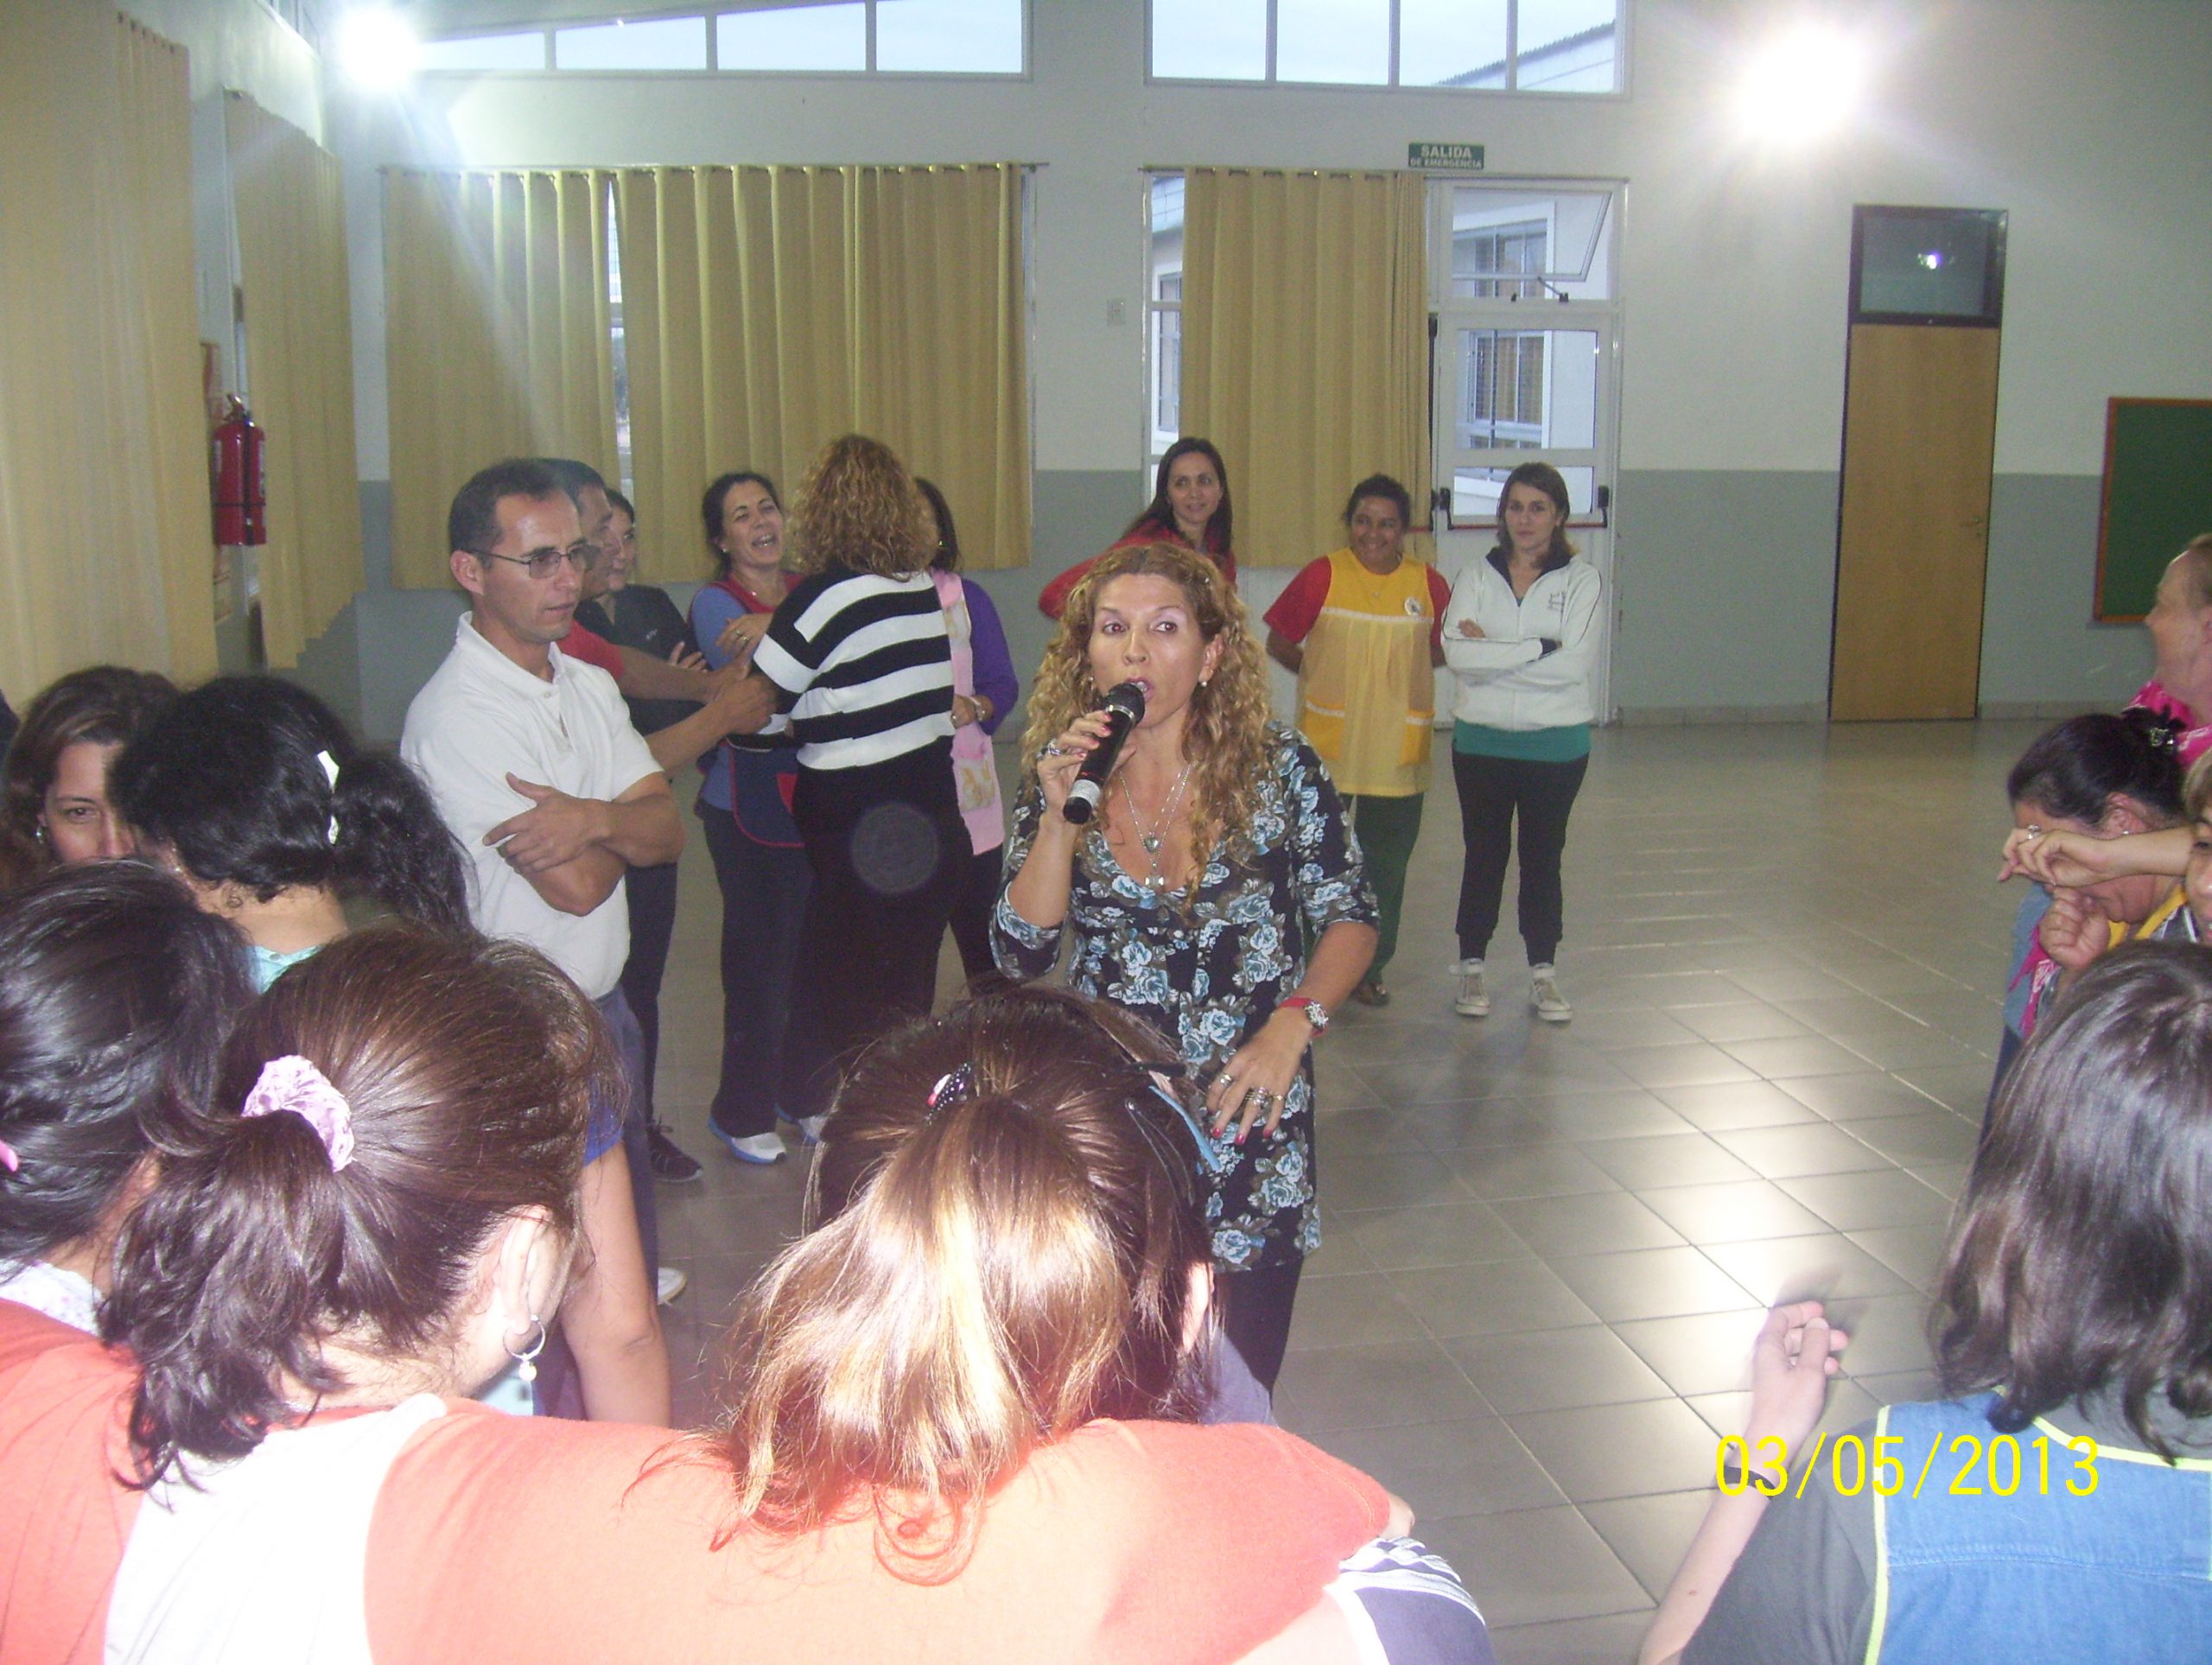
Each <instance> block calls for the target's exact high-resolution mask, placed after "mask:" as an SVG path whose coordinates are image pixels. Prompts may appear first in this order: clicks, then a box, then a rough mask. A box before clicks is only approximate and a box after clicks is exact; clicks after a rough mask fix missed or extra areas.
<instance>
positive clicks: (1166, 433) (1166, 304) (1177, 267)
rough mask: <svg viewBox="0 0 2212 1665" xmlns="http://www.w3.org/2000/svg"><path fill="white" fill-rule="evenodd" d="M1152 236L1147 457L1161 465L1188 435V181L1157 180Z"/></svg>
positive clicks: (1153, 194) (1153, 192)
mask: <svg viewBox="0 0 2212 1665" xmlns="http://www.w3.org/2000/svg"><path fill="white" fill-rule="evenodd" d="M1149 208H1150V224H1151V234H1150V237H1149V238H1148V240H1147V246H1148V248H1149V250H1150V255H1149V257H1148V266H1147V270H1148V274H1149V276H1148V281H1147V285H1146V289H1145V297H1146V298H1145V309H1146V311H1147V314H1148V317H1147V330H1146V332H1145V342H1146V346H1147V348H1148V353H1147V356H1148V357H1149V359H1151V363H1150V365H1149V366H1148V367H1147V378H1146V385H1147V387H1148V388H1149V389H1150V390H1151V391H1150V395H1149V397H1147V399H1146V401H1145V404H1146V405H1147V408H1148V412H1149V415H1150V418H1151V420H1150V423H1149V426H1150V429H1151V439H1150V443H1149V447H1148V449H1147V456H1148V457H1149V458H1150V460H1151V461H1154V462H1157V461H1160V458H1161V457H1163V456H1165V455H1166V454H1167V448H1168V447H1169V446H1171V445H1173V444H1174V443H1175V442H1176V440H1177V438H1178V437H1179V436H1180V435H1181V434H1182V431H1183V176H1182V175H1180V174H1160V175H1154V178H1153V181H1152V190H1151V192H1150V194H1149Z"/></svg>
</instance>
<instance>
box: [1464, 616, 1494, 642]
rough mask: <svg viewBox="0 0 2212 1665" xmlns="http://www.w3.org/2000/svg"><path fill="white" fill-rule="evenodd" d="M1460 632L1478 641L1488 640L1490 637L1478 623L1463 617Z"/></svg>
mask: <svg viewBox="0 0 2212 1665" xmlns="http://www.w3.org/2000/svg"><path fill="white" fill-rule="evenodd" d="M1459 633H1460V634H1461V635H1462V636H1465V637H1469V638H1471V639H1473V640H1475V641H1478V642H1480V641H1486V640H1488V638H1487V637H1485V636H1484V634H1483V627H1482V626H1480V625H1478V624H1477V623H1476V622H1475V621H1474V620H1472V619H1462V620H1459Z"/></svg>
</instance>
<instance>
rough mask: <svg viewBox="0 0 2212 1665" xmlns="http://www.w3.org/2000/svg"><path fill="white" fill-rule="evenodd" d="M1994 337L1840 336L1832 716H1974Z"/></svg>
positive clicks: (1942, 328) (1935, 332)
mask: <svg viewBox="0 0 2212 1665" xmlns="http://www.w3.org/2000/svg"><path fill="white" fill-rule="evenodd" d="M1998 340H1999V332H1998V331H1996V330H1994V329H1987V328H1969V327H1959V326H1947V325H1929V324H1854V325H1853V326H1852V327H1851V356H1850V369H1849V372H1848V380H1847V384H1846V390H1845V394H1844V419H1843V505H1842V513H1841V516H1840V523H1839V530H1838V535H1837V550H1836V577H1835V647H1834V656H1833V658H1831V660H1830V669H1829V673H1828V715H1829V716H1830V718H1831V719H1833V720H1834V721H1838V722H1853V721H1881V720H1885V719H1886V720H1896V719H1899V718H1911V717H1971V716H1973V715H1974V709H1975V701H1976V696H1977V693H1978V690H1979V688H1980V680H1981V608H1982V578H1983V572H1984V569H1985V568H1986V564H1987V562H1988V556H1989V482H1990V473H1991V470H1992V467H1993V464H1994V461H1995V448H1996V435H1997V350H1998Z"/></svg>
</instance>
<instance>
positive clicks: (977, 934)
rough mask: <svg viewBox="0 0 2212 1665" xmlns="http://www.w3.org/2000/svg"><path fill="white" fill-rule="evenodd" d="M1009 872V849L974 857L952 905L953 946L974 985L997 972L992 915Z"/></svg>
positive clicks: (989, 850) (998, 848)
mask: <svg viewBox="0 0 2212 1665" xmlns="http://www.w3.org/2000/svg"><path fill="white" fill-rule="evenodd" d="M1005 871H1006V846H1005V845H1003V844H999V845H995V846H994V847H993V848H989V849H988V850H985V851H984V852H983V853H982V855H970V856H969V858H968V865H967V867H965V868H964V869H963V872H962V876H961V881H960V883H961V889H960V894H959V896H958V898H957V899H956V900H955V901H954V902H953V904H952V943H953V946H954V947H956V948H957V949H958V950H960V969H961V970H962V971H963V972H965V973H966V974H967V976H968V981H969V982H975V981H976V978H978V977H980V976H982V975H983V974H984V973H985V972H986V971H989V970H992V969H995V964H996V963H995V961H994V960H993V959H992V958H991V911H992V910H993V909H994V908H995V907H997V906H998V905H999V884H1000V880H1001V879H1002V878H1003V877H1004V874H1005Z"/></svg>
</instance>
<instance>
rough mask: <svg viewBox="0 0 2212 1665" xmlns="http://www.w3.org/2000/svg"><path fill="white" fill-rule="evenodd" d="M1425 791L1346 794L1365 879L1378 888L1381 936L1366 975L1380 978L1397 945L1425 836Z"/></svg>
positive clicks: (1346, 802)
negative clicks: (1411, 872)
mask: <svg viewBox="0 0 2212 1665" xmlns="http://www.w3.org/2000/svg"><path fill="white" fill-rule="evenodd" d="M1422 796H1423V795H1422V794H1421V793H1420V792H1412V793H1408V795H1407V796H1406V797H1404V798H1376V797H1373V796H1371V795H1370V796H1363V797H1350V796H1348V797H1346V798H1345V799H1344V807H1345V808H1346V809H1348V810H1350V811H1351V818H1352V830H1353V831H1355V832H1357V834H1358V835H1359V848H1360V854H1361V855H1363V856H1364V857H1365V858H1366V860H1367V882H1368V883H1369V884H1370V885H1372V886H1374V887H1375V900H1376V906H1378V907H1379V908H1380V909H1381V911H1382V915H1383V917H1382V920H1381V925H1382V929H1383V940H1382V941H1381V942H1380V943H1378V944H1376V949H1375V963H1374V964H1373V965H1372V966H1370V967H1369V968H1368V972H1367V975H1369V976H1370V977H1380V976H1381V975H1383V967H1384V966H1386V965H1388V964H1389V963H1390V956H1391V955H1392V954H1394V953H1395V952H1396V951H1397V948H1398V914H1399V912H1400V911H1401V910H1402V908H1403V907H1404V906H1405V901H1406V866H1407V864H1408V862H1410V861H1412V860H1413V857H1414V844H1416V843H1417V842H1420V839H1421V798H1422Z"/></svg>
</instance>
